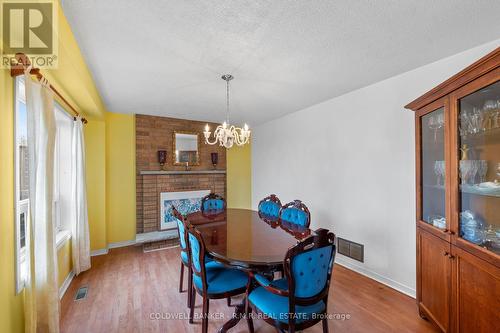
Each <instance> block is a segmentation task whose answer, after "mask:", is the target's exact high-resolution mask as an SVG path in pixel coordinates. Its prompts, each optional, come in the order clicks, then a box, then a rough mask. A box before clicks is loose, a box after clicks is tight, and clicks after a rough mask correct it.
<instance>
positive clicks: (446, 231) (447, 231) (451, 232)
mask: <svg viewBox="0 0 500 333" xmlns="http://www.w3.org/2000/svg"><path fill="white" fill-rule="evenodd" d="M443 232H444V233H445V234H450V235H454V234H455V231H451V230H448V229H444V230H443Z"/></svg>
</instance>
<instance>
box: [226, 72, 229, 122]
mask: <svg viewBox="0 0 500 333" xmlns="http://www.w3.org/2000/svg"><path fill="white" fill-rule="evenodd" d="M226 112H227V115H226V122H227V123H228V124H229V80H226Z"/></svg>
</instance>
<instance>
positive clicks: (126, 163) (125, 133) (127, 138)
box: [105, 112, 136, 244]
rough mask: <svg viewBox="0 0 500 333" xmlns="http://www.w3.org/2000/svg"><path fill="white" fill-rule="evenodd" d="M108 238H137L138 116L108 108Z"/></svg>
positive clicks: (116, 239) (117, 240) (111, 240)
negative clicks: (136, 139)
mask: <svg viewBox="0 0 500 333" xmlns="http://www.w3.org/2000/svg"><path fill="white" fill-rule="evenodd" d="M105 119H106V238H107V241H108V244H109V243H117V242H123V241H128V240H133V239H135V232H136V225H135V221H136V215H135V117H134V115H129V114H118V113H110V112H107V113H106V115H105Z"/></svg>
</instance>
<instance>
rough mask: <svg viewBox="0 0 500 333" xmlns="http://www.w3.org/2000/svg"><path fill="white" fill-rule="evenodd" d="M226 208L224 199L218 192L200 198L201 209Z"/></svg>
mask: <svg viewBox="0 0 500 333" xmlns="http://www.w3.org/2000/svg"><path fill="white" fill-rule="evenodd" d="M225 208H226V201H225V200H224V198H223V197H221V196H220V195H218V194H215V193H210V194H209V195H207V196H205V197H203V199H201V210H202V211H206V210H223V209H225Z"/></svg>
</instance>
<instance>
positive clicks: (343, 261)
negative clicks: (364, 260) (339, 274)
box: [335, 254, 417, 298]
mask: <svg viewBox="0 0 500 333" xmlns="http://www.w3.org/2000/svg"><path fill="white" fill-rule="evenodd" d="M335 263H336V264H339V265H341V266H344V267H346V268H348V269H350V270H353V271H355V272H357V273H359V274H361V275H364V276H366V277H368V278H370V279H372V280H375V281H377V282H380V283H382V284H385V285H386V286H388V287H390V288H392V289H395V290H397V291H399V292H401V293H403V294H405V295H408V296H410V297H412V298H415V297H416V294H417V293H416V291H415V289H413V288H411V287H408V286H406V285H404V284H402V283H399V282H397V281H394V280H392V279H390V278H388V277H385V276H383V275H380V274H378V273H376V272H374V271H372V270H369V269H367V268H365V267H363V266H360V265H356V264H355V263H353V262H351V261H348V260H347V259H344V258H343V257H342V255H339V254H337V256H336V257H335Z"/></svg>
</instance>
